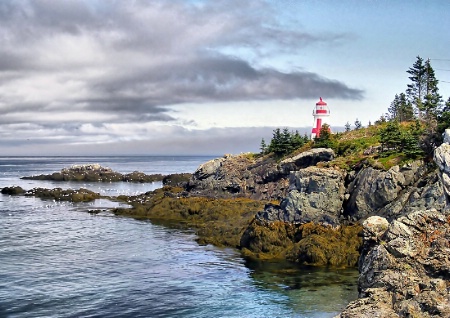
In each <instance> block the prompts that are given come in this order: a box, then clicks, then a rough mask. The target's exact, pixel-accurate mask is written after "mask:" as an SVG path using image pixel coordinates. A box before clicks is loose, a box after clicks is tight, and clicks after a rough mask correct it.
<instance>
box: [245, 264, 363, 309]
mask: <svg viewBox="0 0 450 318" xmlns="http://www.w3.org/2000/svg"><path fill="white" fill-rule="evenodd" d="M245 266H246V267H248V268H249V269H250V276H251V278H252V279H253V281H254V284H255V285H256V286H258V287H259V288H261V289H265V290H273V291H276V292H278V293H282V294H285V295H286V296H288V298H289V306H290V307H291V308H292V309H293V311H294V312H304V313H308V312H310V313H314V312H322V313H324V312H325V313H330V317H332V316H333V315H331V313H334V314H335V313H337V312H340V311H341V310H342V309H343V308H344V307H345V306H346V305H347V304H348V303H349V302H350V301H352V300H355V299H356V298H357V296H358V291H357V288H358V286H357V280H358V271H357V269H354V268H350V269H330V268H318V267H308V266H300V265H298V264H295V263H291V262H267V261H265V262H261V261H255V260H248V259H247V260H246V262H245ZM322 317H323V316H322Z"/></svg>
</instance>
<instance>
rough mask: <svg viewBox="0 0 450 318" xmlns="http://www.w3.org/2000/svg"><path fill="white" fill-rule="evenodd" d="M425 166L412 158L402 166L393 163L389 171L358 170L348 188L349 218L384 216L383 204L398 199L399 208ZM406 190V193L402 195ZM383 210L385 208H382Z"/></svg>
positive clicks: (367, 168) (388, 203)
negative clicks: (400, 201) (409, 162)
mask: <svg viewBox="0 0 450 318" xmlns="http://www.w3.org/2000/svg"><path fill="white" fill-rule="evenodd" d="M426 172H427V171H426V167H425V165H424V164H423V163H421V162H419V161H415V162H413V163H411V164H407V165H404V166H402V167H399V166H393V167H392V168H390V169H389V170H388V171H381V170H376V169H374V168H372V167H366V168H363V169H361V170H360V171H359V172H358V173H357V174H356V176H355V177H354V179H353V180H352V181H351V182H350V184H349V185H348V187H347V193H348V197H349V200H348V201H347V203H346V206H345V215H346V216H348V217H349V218H351V219H352V220H355V221H356V220H361V219H364V218H367V217H368V216H370V215H374V214H378V215H380V214H381V215H384V214H385V210H388V209H384V208H385V207H386V206H388V205H390V204H392V203H393V202H396V201H398V200H397V199H399V198H400V197H401V199H402V200H403V201H404V202H403V204H401V209H400V210H402V209H403V207H404V206H405V205H406V203H407V202H406V201H407V200H408V199H409V198H410V196H411V192H412V190H413V189H412V187H414V186H415V183H416V182H417V181H418V180H419V179H420V178H421V177H423V176H424V175H425V173H426ZM404 192H407V193H408V195H407V196H402V194H403V193H404ZM383 209H384V210H383Z"/></svg>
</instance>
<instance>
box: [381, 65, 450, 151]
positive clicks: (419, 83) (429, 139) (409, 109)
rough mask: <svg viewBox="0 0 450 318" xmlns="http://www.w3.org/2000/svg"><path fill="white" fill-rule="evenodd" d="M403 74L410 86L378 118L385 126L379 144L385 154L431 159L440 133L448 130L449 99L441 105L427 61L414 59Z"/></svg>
mask: <svg viewBox="0 0 450 318" xmlns="http://www.w3.org/2000/svg"><path fill="white" fill-rule="evenodd" d="M407 73H408V74H409V76H408V78H409V80H410V83H409V84H407V87H406V90H405V92H402V93H399V94H396V95H395V97H394V100H393V101H392V102H391V104H390V106H389V108H388V113H387V114H386V116H384V118H380V120H381V121H387V122H388V124H387V125H386V127H385V128H384V129H383V130H382V131H381V132H380V142H381V144H382V147H383V149H384V150H385V151H398V152H405V154H406V155H408V156H411V157H417V156H419V155H425V156H432V154H433V151H434V149H435V148H436V147H437V146H439V145H440V144H441V143H442V133H443V132H444V130H445V129H446V128H448V127H450V98H449V99H448V100H447V101H446V102H445V103H444V101H443V98H442V96H441V95H440V94H439V87H438V84H439V81H438V80H437V79H436V76H435V72H434V69H433V67H432V66H431V62H430V60H429V59H427V60H424V59H422V58H421V57H420V56H417V58H416V61H415V63H414V64H413V66H412V67H410V68H409V69H408V70H407ZM382 117H383V116H382ZM402 123H405V124H403V125H402ZM408 123H409V124H408Z"/></svg>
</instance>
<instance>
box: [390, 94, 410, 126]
mask: <svg viewBox="0 0 450 318" xmlns="http://www.w3.org/2000/svg"><path fill="white" fill-rule="evenodd" d="M388 112H389V114H390V116H389V119H390V120H397V121H399V122H404V121H411V120H413V119H414V109H413V106H412V104H411V102H409V101H408V100H407V98H406V95H405V93H400V95H398V94H396V95H395V97H394V100H393V101H392V103H391V106H390V107H389V108H388Z"/></svg>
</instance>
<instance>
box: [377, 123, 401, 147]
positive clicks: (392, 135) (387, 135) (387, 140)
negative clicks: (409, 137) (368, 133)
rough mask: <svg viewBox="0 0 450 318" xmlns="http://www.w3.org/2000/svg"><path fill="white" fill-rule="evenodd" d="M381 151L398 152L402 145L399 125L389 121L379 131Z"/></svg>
mask: <svg viewBox="0 0 450 318" xmlns="http://www.w3.org/2000/svg"><path fill="white" fill-rule="evenodd" d="M380 142H381V151H399V150H400V148H401V145H402V139H401V132H400V125H399V124H398V122H397V121H395V120H394V121H390V122H388V124H387V125H386V127H385V128H383V129H381V130H380Z"/></svg>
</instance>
